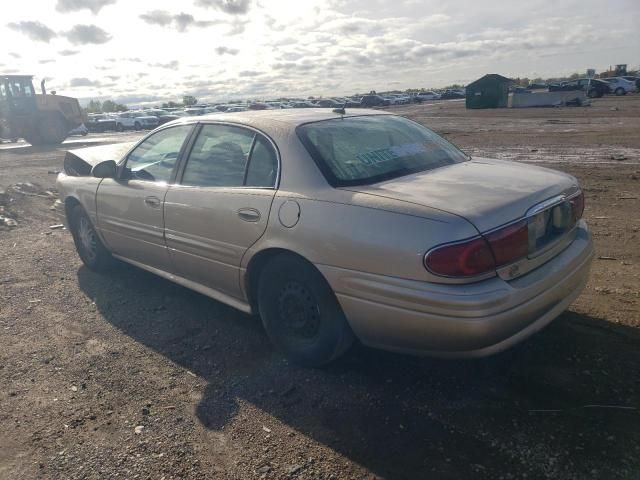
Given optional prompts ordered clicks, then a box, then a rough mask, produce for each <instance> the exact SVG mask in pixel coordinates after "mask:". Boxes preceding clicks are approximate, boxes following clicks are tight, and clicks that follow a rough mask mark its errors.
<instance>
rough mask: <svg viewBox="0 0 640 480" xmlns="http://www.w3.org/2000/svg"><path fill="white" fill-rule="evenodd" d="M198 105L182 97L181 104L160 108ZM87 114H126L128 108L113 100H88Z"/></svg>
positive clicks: (165, 104)
mask: <svg viewBox="0 0 640 480" xmlns="http://www.w3.org/2000/svg"><path fill="white" fill-rule="evenodd" d="M196 103H198V99H197V98H196V97H194V96H192V95H185V96H184V97H182V103H178V102H166V103H163V104H162V108H181V107H189V106H191V105H195V104H196ZM84 110H85V112H87V113H112V112H126V111H127V110H129V107H127V106H126V105H123V104H122V103H117V102H114V101H113V100H105V101H104V102H101V101H100V100H89V103H88V104H87V106H86V107H84Z"/></svg>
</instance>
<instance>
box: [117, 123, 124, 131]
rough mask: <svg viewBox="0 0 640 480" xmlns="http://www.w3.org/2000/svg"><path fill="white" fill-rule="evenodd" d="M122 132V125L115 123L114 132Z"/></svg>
mask: <svg viewBox="0 0 640 480" xmlns="http://www.w3.org/2000/svg"><path fill="white" fill-rule="evenodd" d="M123 131H124V125H122V124H121V123H116V132H123Z"/></svg>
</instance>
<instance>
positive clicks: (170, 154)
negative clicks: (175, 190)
mask: <svg viewBox="0 0 640 480" xmlns="http://www.w3.org/2000/svg"><path fill="white" fill-rule="evenodd" d="M192 129H193V125H178V126H174V127H169V128H165V129H162V130H160V131H157V132H154V133H152V134H151V135H149V136H148V137H147V138H146V139H145V140H143V141H142V142H141V143H140V144H139V145H137V146H136V147H135V148H134V149H133V150H132V151H131V152H130V153H129V154H128V155H127V158H126V159H125V161H124V164H123V165H121V167H120V168H119V170H120V172H119V178H116V179H112V178H106V179H104V180H103V181H102V182H101V183H100V186H99V187H98V193H97V197H96V202H97V212H98V227H99V229H100V232H101V234H102V236H103V238H104V240H105V242H106V243H107V246H108V247H109V249H110V250H111V251H112V252H113V253H115V254H116V255H119V256H122V257H125V258H127V259H129V260H133V261H135V262H140V263H142V264H144V265H148V266H151V267H154V268H158V269H160V270H164V271H167V272H169V271H171V262H170V259H169V254H168V252H167V248H166V245H165V241H164V232H163V229H164V219H163V204H164V197H165V195H166V193H167V189H168V188H169V187H168V184H169V182H171V181H173V180H174V178H175V171H176V166H177V164H178V160H179V158H180V156H181V155H182V153H183V151H184V147H185V145H186V141H187V138H188V137H189V134H190V133H191V131H192Z"/></svg>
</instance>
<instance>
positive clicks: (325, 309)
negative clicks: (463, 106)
mask: <svg viewBox="0 0 640 480" xmlns="http://www.w3.org/2000/svg"><path fill="white" fill-rule="evenodd" d="M58 189H59V191H60V192H61V194H62V196H63V198H64V204H65V209H66V215H67V220H68V224H69V227H70V230H71V232H72V233H73V238H74V240H75V244H76V247H77V250H78V253H79V255H80V257H81V258H82V260H83V261H84V263H85V264H86V265H87V266H88V267H89V268H91V269H93V270H106V269H107V268H108V267H109V266H110V265H111V264H112V262H113V261H114V258H116V259H119V260H123V261H125V262H128V263H131V264H133V265H136V266H138V267H140V268H143V269H146V270H149V271H151V272H153V273H156V274H158V275H160V276H162V277H164V278H167V279H169V280H172V281H174V282H176V283H179V284H181V285H184V286H186V287H189V288H192V289H194V290H196V291H198V292H201V293H203V294H205V295H208V296H210V297H212V298H215V299H216V300H219V301H221V302H224V303H227V304H229V305H231V306H233V307H235V308H238V309H240V310H242V311H244V312H247V313H256V314H259V315H260V317H261V318H262V321H263V324H264V326H265V329H266V331H267V333H268V335H269V337H270V338H271V339H272V341H273V343H274V344H275V345H276V346H277V347H278V348H279V349H280V350H281V351H282V352H283V353H284V354H285V355H286V356H287V357H288V358H289V359H291V360H292V361H295V362H297V363H300V364H303V365H321V364H325V363H327V362H330V361H331V360H333V359H335V358H337V357H338V356H339V355H340V354H342V353H343V352H345V351H346V350H347V349H348V348H349V346H350V345H351V344H352V342H353V341H354V339H355V338H358V339H359V340H360V341H362V342H363V343H365V344H367V345H370V346H373V347H378V348H383V349H388V350H396V351H402V352H410V353H415V354H430V355H437V356H451V357H469V356H484V355H490V354H493V353H495V352H499V351H501V350H504V349H506V348H508V347H510V346H512V345H514V344H516V343H517V342H519V341H521V340H523V339H524V338H526V337H528V336H529V335H531V334H532V333H534V332H536V331H538V330H540V329H541V328H543V327H544V326H545V325H547V324H548V323H549V322H551V321H552V320H553V319H554V318H555V317H557V316H558V315H559V314H560V313H561V312H562V311H563V310H565V309H566V308H567V306H568V305H569V304H570V303H571V302H572V301H573V300H574V299H575V298H576V297H577V296H578V295H579V293H580V291H581V290H582V288H583V287H584V285H585V284H586V282H587V277H588V272H589V267H590V264H591V260H592V257H593V246H592V241H591V238H590V235H589V232H588V230H587V226H586V224H585V222H584V221H583V220H582V219H581V217H582V212H583V208H584V197H583V194H582V192H581V190H580V188H579V186H578V183H577V181H576V179H575V178H573V177H571V176H570V175H566V174H564V173H560V172H557V171H553V170H549V169H545V168H539V167H534V166H528V165H522V164H518V163H514V162H504V161H498V160H490V159H484V158H469V157H467V156H466V155H465V154H464V153H462V152H461V151H459V150H458V149H457V148H456V147H454V146H453V145H451V144H450V143H448V142H447V141H446V140H444V139H442V138H441V137H439V136H438V135H436V134H435V133H433V132H432V131H430V130H429V129H427V128H425V127H423V126H421V125H419V124H416V123H414V122H412V121H410V120H407V119H405V118H402V117H399V116H396V115H390V114H386V113H381V112H379V111H367V110H357V111H356V110H353V111H349V110H347V112H344V111H340V110H334V111H331V110H328V109H317V110H316V109H300V110H296V109H291V110H276V111H274V110H266V111H255V112H242V113H232V114H224V115H215V116H202V117H197V118H186V119H181V120H178V121H176V122H172V123H169V124H167V125H164V126H162V127H160V128H159V129H157V130H155V131H153V132H151V133H150V134H148V135H147V136H146V137H145V138H143V139H142V140H141V141H140V142H138V143H137V144H135V145H122V144H121V145H115V146H108V147H93V148H87V149H82V150H75V151H70V152H68V153H67V156H66V158H65V169H64V172H63V173H61V174H60V176H59V177H58Z"/></svg>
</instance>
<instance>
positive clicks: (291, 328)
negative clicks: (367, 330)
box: [258, 254, 354, 367]
mask: <svg viewBox="0 0 640 480" xmlns="http://www.w3.org/2000/svg"><path fill="white" fill-rule="evenodd" d="M258 307H259V311H260V316H261V317H262V323H263V325H264V327H265V330H266V331H267V334H268V335H269V338H270V339H271V341H272V342H273V343H274V344H275V346H276V347H277V348H278V349H279V350H280V351H281V352H282V353H283V354H284V355H285V356H286V357H287V358H288V359H289V360H291V361H292V362H293V363H296V364H298V365H302V366H305V367H319V366H322V365H326V364H327V363H329V362H331V361H332V360H335V359H336V358H338V357H339V356H340V355H342V354H343V353H344V352H345V351H347V349H348V348H349V347H350V346H351V344H352V343H353V341H354V335H353V332H352V331H351V328H350V327H349V324H348V323H347V320H346V318H345V316H344V313H343V312H342V308H340V305H339V304H338V300H337V299H336V297H335V295H334V293H333V291H332V290H331V287H330V286H329V284H328V283H327V281H326V280H325V279H324V277H323V276H322V274H321V273H320V272H319V271H318V270H316V269H315V267H313V265H311V264H309V263H308V262H307V261H305V260H303V259H301V258H299V257H296V256H294V255H289V254H282V255H278V256H277V257H274V258H273V259H272V260H271V261H270V262H269V263H268V264H267V265H266V266H265V267H264V270H263V271H262V274H261V275H260V280H259V284H258Z"/></svg>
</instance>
